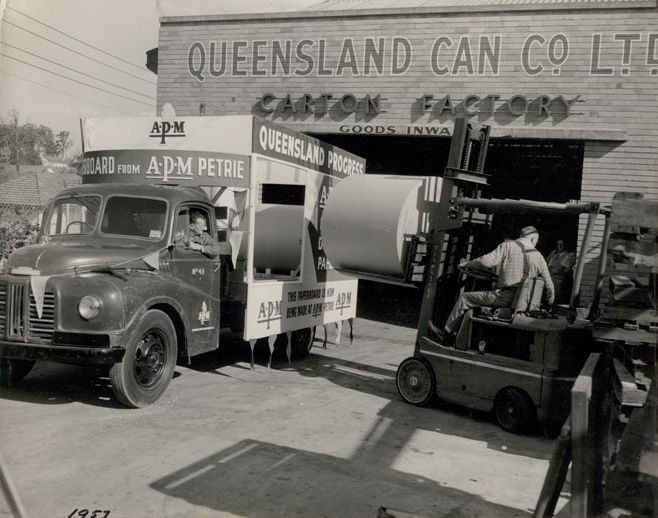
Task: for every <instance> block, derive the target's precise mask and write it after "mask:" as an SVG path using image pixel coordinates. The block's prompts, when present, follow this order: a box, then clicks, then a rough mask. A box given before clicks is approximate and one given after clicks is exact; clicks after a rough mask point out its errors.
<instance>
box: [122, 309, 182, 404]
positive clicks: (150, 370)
mask: <svg viewBox="0 0 658 518" xmlns="http://www.w3.org/2000/svg"><path fill="white" fill-rule="evenodd" d="M176 352H177V345H176V330H175V329H174V325H173V324H172V323H171V320H170V319H169V317H168V316H167V315H166V314H165V313H163V312H162V311H159V310H155V309H151V310H149V311H147V312H146V313H145V314H144V316H143V317H142V320H141V322H140V323H139V324H138V326H137V329H135V332H134V333H133V336H132V338H131V340H130V342H129V343H128V345H127V346H126V352H125V354H124V356H123V360H122V361H121V362H120V363H116V364H114V365H113V366H112V368H111V369H110V380H111V381H112V389H113V391H114V394H115V396H116V397H117V399H118V400H119V401H120V402H121V403H123V404H124V405H126V406H129V407H132V408H141V407H145V406H147V405H150V404H151V403H153V402H154V401H156V400H157V399H158V398H159V397H160V396H161V395H162V393H163V392H164V391H165V389H166V388H167V386H168V385H169V382H170V381H171V378H172V377H173V375H174V368H175V367H176Z"/></svg>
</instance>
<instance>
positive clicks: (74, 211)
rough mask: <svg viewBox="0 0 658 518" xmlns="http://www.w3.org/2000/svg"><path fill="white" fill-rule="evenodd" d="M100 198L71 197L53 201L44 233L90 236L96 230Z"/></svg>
mask: <svg viewBox="0 0 658 518" xmlns="http://www.w3.org/2000/svg"><path fill="white" fill-rule="evenodd" d="M100 205H101V198H100V196H71V197H68V198H60V199H58V200H55V203H54V204H53V209H52V212H51V213H50V218H49V220H48V222H47V224H46V225H45V231H46V232H47V233H48V234H49V235H51V236H56V235H63V234H77V235H80V234H90V233H91V232H93V231H94V229H95V228H96V220H97V218H98V211H99V208H100Z"/></svg>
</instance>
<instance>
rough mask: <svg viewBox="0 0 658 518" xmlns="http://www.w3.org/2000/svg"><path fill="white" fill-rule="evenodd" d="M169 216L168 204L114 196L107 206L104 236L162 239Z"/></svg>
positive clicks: (153, 200) (103, 228) (102, 228)
mask: <svg viewBox="0 0 658 518" xmlns="http://www.w3.org/2000/svg"><path fill="white" fill-rule="evenodd" d="M166 216H167V202H165V201H164V200H156V199H153V198H136V197H132V196H112V197H111V198H109V199H108V200H107V203H106V204H105V212H104V213H103V219H102V222H101V232H102V233H103V234H114V235H119V236H132V237H143V238H147V239H161V238H162V236H163V234H164V226H165V220H166Z"/></svg>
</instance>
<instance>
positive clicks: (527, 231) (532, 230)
mask: <svg viewBox="0 0 658 518" xmlns="http://www.w3.org/2000/svg"><path fill="white" fill-rule="evenodd" d="M530 234H539V230H537V229H536V228H535V227H533V226H532V225H528V226H527V227H523V228H522V229H521V232H519V237H526V236H529V235H530Z"/></svg>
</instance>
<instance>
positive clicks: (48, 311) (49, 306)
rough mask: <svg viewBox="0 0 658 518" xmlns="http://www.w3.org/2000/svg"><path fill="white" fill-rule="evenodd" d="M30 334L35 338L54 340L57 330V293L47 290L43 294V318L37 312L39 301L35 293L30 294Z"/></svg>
mask: <svg viewBox="0 0 658 518" xmlns="http://www.w3.org/2000/svg"><path fill="white" fill-rule="evenodd" d="M28 330H29V334H30V336H31V337H33V338H41V339H43V340H49V341H52V339H53V333H54V330H55V295H54V294H53V293H51V292H48V291H47V292H46V293H45V294H44V296H43V311H42V312H41V318H39V314H38V313H37V303H36V301H35V300H34V295H32V294H30V324H29V326H28Z"/></svg>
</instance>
